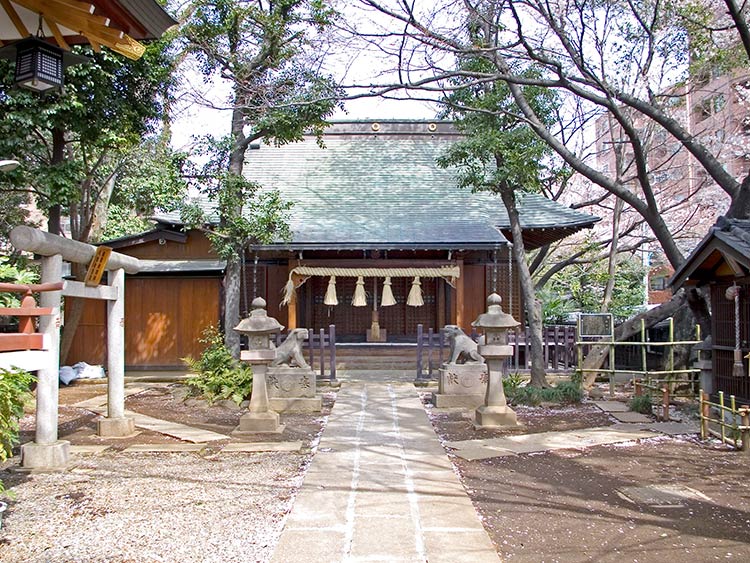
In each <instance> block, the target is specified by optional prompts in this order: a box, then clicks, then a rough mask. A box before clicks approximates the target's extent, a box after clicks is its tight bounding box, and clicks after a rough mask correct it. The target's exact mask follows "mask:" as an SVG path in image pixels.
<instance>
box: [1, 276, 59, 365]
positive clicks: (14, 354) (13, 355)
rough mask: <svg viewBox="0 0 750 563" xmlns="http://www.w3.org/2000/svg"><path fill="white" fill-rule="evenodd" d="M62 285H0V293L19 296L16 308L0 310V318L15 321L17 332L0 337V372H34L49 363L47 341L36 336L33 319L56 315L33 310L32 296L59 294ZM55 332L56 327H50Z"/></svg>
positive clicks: (48, 310) (40, 334)
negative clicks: (17, 294)
mask: <svg viewBox="0 0 750 563" xmlns="http://www.w3.org/2000/svg"><path fill="white" fill-rule="evenodd" d="M63 285H64V283H63V282H55V283H45V284H31V285H19V284H11V283H0V292H7V293H21V294H23V297H22V299H21V304H20V307H0V315H3V316H11V317H17V318H18V332H9V333H3V334H0V368H3V369H11V368H13V367H16V368H20V369H24V370H26V371H36V370H39V369H42V368H43V367H45V365H46V364H47V363H48V362H49V354H50V353H51V352H50V351H49V347H50V339H49V337H47V335H46V334H44V332H43V331H40V332H37V329H36V326H35V322H34V319H36V318H38V317H43V316H51V315H54V314H57V312H58V310H57V309H56V308H54V307H37V304H36V301H35V299H34V296H33V295H32V294H33V292H43V291H59V290H61V289H62V288H63ZM54 328H56V327H54Z"/></svg>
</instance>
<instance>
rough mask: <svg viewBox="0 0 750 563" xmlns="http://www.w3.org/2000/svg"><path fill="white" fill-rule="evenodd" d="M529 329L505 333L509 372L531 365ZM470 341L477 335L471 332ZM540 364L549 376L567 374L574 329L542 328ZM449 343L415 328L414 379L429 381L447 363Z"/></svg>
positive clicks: (573, 359)
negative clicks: (542, 352) (415, 370)
mask: <svg viewBox="0 0 750 563" xmlns="http://www.w3.org/2000/svg"><path fill="white" fill-rule="evenodd" d="M528 335H529V329H528V328H523V329H522V328H517V329H515V331H511V332H510V333H509V334H508V343H509V344H511V345H512V346H513V356H512V357H510V358H509V359H508V361H507V362H506V369H507V370H508V371H510V372H525V371H528V370H529V369H530V365H531V347H530V345H529V336H528ZM470 336H471V337H472V338H473V339H474V341H478V340H479V335H478V334H477V332H476V331H473V332H472V333H471V335H470ZM542 340H543V348H544V365H545V367H546V370H547V371H548V372H549V373H569V372H570V371H572V370H573V369H575V367H576V328H575V327H574V326H569V325H551V326H546V327H544V329H543V333H542ZM449 351H450V350H449V344H448V341H447V339H446V338H445V334H444V333H443V331H442V330H435V329H433V328H429V329H427V330H426V331H425V329H424V326H423V325H421V324H420V325H417V380H418V381H419V380H430V379H432V378H433V372H434V371H436V370H438V369H439V368H440V366H441V365H442V364H443V362H444V361H447V360H449V359H450V358H448V354H449Z"/></svg>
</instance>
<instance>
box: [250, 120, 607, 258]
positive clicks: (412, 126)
mask: <svg viewBox="0 0 750 563" xmlns="http://www.w3.org/2000/svg"><path fill="white" fill-rule="evenodd" d="M378 125H379V130H378V131H377V132H375V131H373V130H372V123H371V122H367V123H362V122H354V123H339V124H335V125H334V126H333V127H332V129H331V130H329V133H327V134H326V136H325V137H324V143H325V148H320V147H319V146H318V145H317V143H316V141H315V139H314V138H306V139H305V140H304V141H303V142H299V143H291V144H288V145H285V146H282V147H272V146H268V145H262V146H260V147H259V148H255V149H252V148H251V149H250V150H248V151H247V154H246V163H245V173H246V175H247V176H248V178H250V179H252V180H254V181H256V182H258V183H259V184H260V185H262V186H263V187H264V188H271V189H278V190H279V191H280V192H281V193H282V197H283V198H284V199H286V200H288V201H293V202H294V204H295V205H294V207H293V209H292V214H291V229H292V232H293V237H294V238H293V242H292V246H294V247H297V246H300V247H320V248H323V247H326V248H331V247H347V246H348V247H356V248H365V247H368V246H369V247H386V248H397V247H403V248H408V247H420V248H429V247H432V248H472V247H482V246H487V245H491V246H494V245H497V244H504V243H505V238H504V237H503V235H502V234H501V233H500V231H499V230H500V229H503V228H508V227H509V220H508V216H507V213H506V211H505V208H504V206H503V204H502V201H501V200H500V197H499V196H496V195H493V194H488V193H471V191H469V190H464V189H459V188H458V187H457V182H456V171H455V170H452V169H448V170H444V169H441V168H439V167H438V166H437V164H436V162H435V159H436V158H437V157H438V156H439V155H440V154H441V153H442V152H443V151H444V150H445V148H446V147H447V145H448V144H449V143H451V142H452V140H454V139H455V138H456V135H455V131H454V130H453V129H452V127H451V126H450V124H448V123H444V122H443V123H435V124H434V125H433V128H434V129H435V131H430V130H429V129H428V125H429V124H428V123H426V122H406V123H404V122H398V123H395V122H380V123H379V124H378ZM353 132H354V133H353ZM519 208H520V210H521V222H522V225H523V226H524V227H525V228H535V229H559V228H563V229H566V230H567V233H568V234H569V232H570V230H571V228H573V229H574V230H577V229H579V228H584V227H588V226H591V225H592V224H593V223H595V222H596V221H597V220H598V218H596V217H594V216H592V215H587V214H584V213H580V212H578V211H575V210H573V209H570V208H567V207H564V206H563V205H560V204H558V203H556V202H553V201H550V200H548V199H546V198H544V197H541V196H539V195H534V194H529V195H526V196H524V197H523V199H522V201H521V202H520V205H519Z"/></svg>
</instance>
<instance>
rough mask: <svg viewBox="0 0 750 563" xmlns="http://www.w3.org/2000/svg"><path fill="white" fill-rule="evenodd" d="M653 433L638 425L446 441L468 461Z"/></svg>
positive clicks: (619, 440) (588, 445)
mask: <svg viewBox="0 0 750 563" xmlns="http://www.w3.org/2000/svg"><path fill="white" fill-rule="evenodd" d="M653 437H654V433H653V432H651V431H650V430H646V429H643V428H641V427H640V426H638V425H634V426H632V427H629V425H628V426H626V425H620V427H619V428H617V429H610V427H603V428H584V429H581V430H568V431H563V432H539V433H537V434H518V435H515V436H504V437H502V438H490V439H487V440H463V441H460V442H446V443H445V445H446V446H447V447H449V448H453V449H454V450H456V451H455V453H456V455H457V456H458V457H460V458H463V459H465V460H467V461H475V460H477V459H489V458H491V457H500V456H506V455H518V454H528V453H536V452H546V451H550V450H563V449H568V448H588V447H591V446H601V445H604V444H616V443H618V442H629V441H630V440H638V439H640V438H653Z"/></svg>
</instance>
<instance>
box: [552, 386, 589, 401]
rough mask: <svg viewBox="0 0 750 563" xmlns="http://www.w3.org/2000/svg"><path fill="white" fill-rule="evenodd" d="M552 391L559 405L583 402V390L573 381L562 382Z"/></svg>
mask: <svg viewBox="0 0 750 563" xmlns="http://www.w3.org/2000/svg"><path fill="white" fill-rule="evenodd" d="M554 389H555V394H556V395H557V396H558V401H559V402H560V403H580V402H581V401H582V400H583V389H582V388H581V386H580V385H579V384H578V383H576V382H575V381H562V382H560V383H558V384H557V386H556V387H555V388H554Z"/></svg>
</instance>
